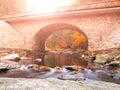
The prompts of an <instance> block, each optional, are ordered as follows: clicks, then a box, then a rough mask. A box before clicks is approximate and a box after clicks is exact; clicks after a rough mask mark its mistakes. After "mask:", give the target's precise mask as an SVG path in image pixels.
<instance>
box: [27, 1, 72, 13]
mask: <svg viewBox="0 0 120 90" xmlns="http://www.w3.org/2000/svg"><path fill="white" fill-rule="evenodd" d="M72 1H73V0H26V10H27V11H30V12H37V13H49V12H54V11H56V9H57V8H58V7H62V6H68V5H71V3H72Z"/></svg>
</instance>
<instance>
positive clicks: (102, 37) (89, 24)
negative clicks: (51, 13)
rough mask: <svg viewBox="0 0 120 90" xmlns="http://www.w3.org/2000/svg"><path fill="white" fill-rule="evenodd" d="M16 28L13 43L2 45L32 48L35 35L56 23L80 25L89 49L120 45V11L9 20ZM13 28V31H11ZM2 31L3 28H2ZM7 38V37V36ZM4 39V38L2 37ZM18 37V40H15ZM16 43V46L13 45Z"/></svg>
mask: <svg viewBox="0 0 120 90" xmlns="http://www.w3.org/2000/svg"><path fill="white" fill-rule="evenodd" d="M8 23H9V24H10V25H11V26H12V27H13V28H14V29H15V32H14V34H12V33H7V32H8V31H9V32H12V31H13V30H12V29H10V30H7V31H6V32H5V33H4V34H8V36H9V35H12V36H11V38H12V39H10V40H12V43H5V44H1V45H0V46H2V45H3V46H8V47H11V48H13V47H16V48H21V49H30V50H32V45H33V44H32V43H33V40H34V36H35V35H36V34H37V33H38V32H39V30H41V29H42V28H43V27H46V26H47V25H50V24H54V23H66V24H71V25H74V26H76V27H78V28H79V29H80V30H82V31H83V32H84V33H85V34H86V36H87V38H88V50H102V49H109V48H118V47H120V13H112V14H100V15H99V14H96V15H86V16H77V17H59V18H49V19H40V18H38V19H31V20H21V21H14V22H12V21H11V22H10V21H9V22H8ZM11 30H12V31H11ZM0 31H1V29H0ZM6 38H7V37H6ZM0 39H1V40H4V38H3V39H2V38H0ZM14 39H16V42H15V41H14ZM13 45H14V46H13Z"/></svg>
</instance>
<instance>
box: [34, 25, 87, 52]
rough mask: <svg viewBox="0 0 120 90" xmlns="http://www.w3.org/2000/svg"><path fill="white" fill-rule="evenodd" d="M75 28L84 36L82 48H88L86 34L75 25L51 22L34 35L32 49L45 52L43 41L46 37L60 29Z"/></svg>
mask: <svg viewBox="0 0 120 90" xmlns="http://www.w3.org/2000/svg"><path fill="white" fill-rule="evenodd" d="M65 29H68V30H75V31H78V32H79V33H80V34H82V35H83V36H84V37H85V41H84V43H85V44H84V45H85V46H84V48H83V49H84V50H88V39H87V36H86V35H85V34H84V33H83V32H82V31H81V30H80V29H79V28H77V27H75V26H73V25H71V24H65V23H56V24H51V25H48V26H46V27H44V28H42V29H41V30H40V31H39V32H38V33H37V34H36V35H35V37H34V40H33V41H34V42H33V45H32V46H33V51H34V52H35V53H43V52H45V42H46V40H47V39H48V37H49V36H50V35H51V34H52V33H54V32H57V31H62V30H65Z"/></svg>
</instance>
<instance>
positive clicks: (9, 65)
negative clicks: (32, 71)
mask: <svg viewBox="0 0 120 90" xmlns="http://www.w3.org/2000/svg"><path fill="white" fill-rule="evenodd" d="M0 63H4V64H6V65H7V68H8V69H15V68H18V67H20V65H19V64H18V63H17V62H14V61H7V60H0Z"/></svg>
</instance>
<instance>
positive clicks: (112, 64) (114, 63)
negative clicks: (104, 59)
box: [109, 61, 120, 67]
mask: <svg viewBox="0 0 120 90" xmlns="http://www.w3.org/2000/svg"><path fill="white" fill-rule="evenodd" d="M109 66H112V67H119V66H120V61H112V62H110V63H109Z"/></svg>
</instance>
